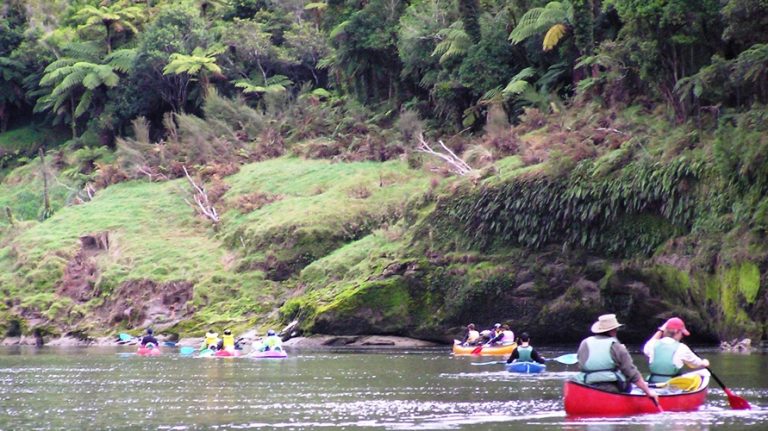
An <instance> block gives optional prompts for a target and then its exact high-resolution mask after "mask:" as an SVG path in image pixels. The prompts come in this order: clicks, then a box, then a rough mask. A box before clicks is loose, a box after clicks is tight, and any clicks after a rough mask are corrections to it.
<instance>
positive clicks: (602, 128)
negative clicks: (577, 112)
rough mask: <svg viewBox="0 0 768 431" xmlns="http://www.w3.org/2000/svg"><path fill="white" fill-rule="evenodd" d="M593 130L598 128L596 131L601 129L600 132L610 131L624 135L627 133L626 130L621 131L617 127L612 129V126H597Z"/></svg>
mask: <svg viewBox="0 0 768 431" xmlns="http://www.w3.org/2000/svg"><path fill="white" fill-rule="evenodd" d="M595 130H598V131H601V132H611V133H616V134H618V135H623V136H626V135H627V133H626V132H622V131H621V130H619V129H614V128H613V127H598V128H596V129H595Z"/></svg>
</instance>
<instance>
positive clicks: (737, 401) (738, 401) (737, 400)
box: [691, 349, 752, 410]
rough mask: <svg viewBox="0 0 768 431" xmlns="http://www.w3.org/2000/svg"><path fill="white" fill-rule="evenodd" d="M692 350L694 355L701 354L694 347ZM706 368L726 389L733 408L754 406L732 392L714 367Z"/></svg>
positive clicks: (729, 402) (747, 408) (744, 408)
mask: <svg viewBox="0 0 768 431" xmlns="http://www.w3.org/2000/svg"><path fill="white" fill-rule="evenodd" d="M691 352H693V354H694V355H696V356H699V354H698V353H696V352H695V351H694V350H693V349H691ZM706 368H707V371H709V374H711V375H712V377H713V378H714V379H715V381H716V382H717V384H718V385H720V387H721V388H723V391H725V395H727V396H728V404H730V405H731V408H732V409H734V410H749V409H751V408H752V406H750V405H749V403H748V402H747V400H745V399H744V398H742V397H740V396H738V395H736V394H734V393H733V392H731V390H730V389H728V388H727V387H726V386H725V384H724V383H723V381H722V380H720V379H719V378H718V377H717V374H715V373H714V371H712V369H710V368H709V367H706Z"/></svg>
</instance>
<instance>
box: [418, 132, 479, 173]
mask: <svg viewBox="0 0 768 431" xmlns="http://www.w3.org/2000/svg"><path fill="white" fill-rule="evenodd" d="M437 142H438V143H439V144H440V146H441V147H442V148H443V151H435V150H433V149H432V147H430V146H429V144H428V143H427V141H426V140H424V135H421V134H420V135H419V146H418V147H416V151H419V152H422V153H426V154H429V155H432V156H435V157H438V158H440V159H442V160H443V161H444V162H445V163H447V164H448V166H449V167H450V169H451V171H453V173H455V174H457V175H460V176H465V175H467V174H468V173H470V172H472V171H473V169H472V167H471V166H469V165H468V164H467V162H465V161H464V160H462V159H461V157H459V156H457V155H456V153H454V152H453V151H451V149H450V148H448V147H447V146H446V145H445V144H444V143H443V141H437Z"/></svg>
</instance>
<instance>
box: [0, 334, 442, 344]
mask: <svg viewBox="0 0 768 431" xmlns="http://www.w3.org/2000/svg"><path fill="white" fill-rule="evenodd" d="M238 338H241V339H242V342H241V344H242V345H244V346H249V345H252V344H253V343H254V342H256V341H258V340H259V339H260V338H261V337H259V336H257V335H256V333H255V331H249V332H246V333H244V334H242V335H240V336H239V337H238ZM157 339H158V341H159V342H160V343H164V342H174V341H173V340H172V339H171V337H164V336H162V335H160V336H158V337H157ZM202 342H203V337H188V338H182V339H180V340H178V341H175V343H176V346H180V347H182V346H193V347H197V346H199V345H200V344H201V343H202ZM37 344H38V343H37V339H36V338H35V337H28V336H21V337H6V338H4V339H3V340H2V341H0V346H35V345H37ZM136 344H138V339H133V340H130V341H127V342H120V341H119V339H118V338H117V337H99V338H88V339H83V338H78V337H74V336H64V337H57V338H53V339H47V340H46V339H45V338H44V344H43V345H45V346H57V347H87V346H118V345H136ZM283 345H284V346H286V347H292V348H323V347H333V348H340V347H341V348H343V347H349V348H367V347H393V348H424V347H439V346H443V345H444V344H439V343H435V342H432V341H426V340H419V339H415V338H408V337H397V336H389V335H358V336H338V335H321V334H318V335H312V336H309V337H295V338H290V339H288V340H286V341H285V342H284V343H283Z"/></svg>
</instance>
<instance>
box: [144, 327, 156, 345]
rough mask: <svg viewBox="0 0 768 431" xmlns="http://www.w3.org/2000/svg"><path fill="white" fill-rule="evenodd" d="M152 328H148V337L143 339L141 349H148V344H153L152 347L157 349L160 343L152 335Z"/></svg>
mask: <svg viewBox="0 0 768 431" xmlns="http://www.w3.org/2000/svg"><path fill="white" fill-rule="evenodd" d="M152 333H153V331H152V328H147V335H145V336H144V337H142V339H141V347H147V344H148V343H152V347H157V346H159V345H160V343H158V342H157V338H155V337H154V336H153V335H152Z"/></svg>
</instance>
